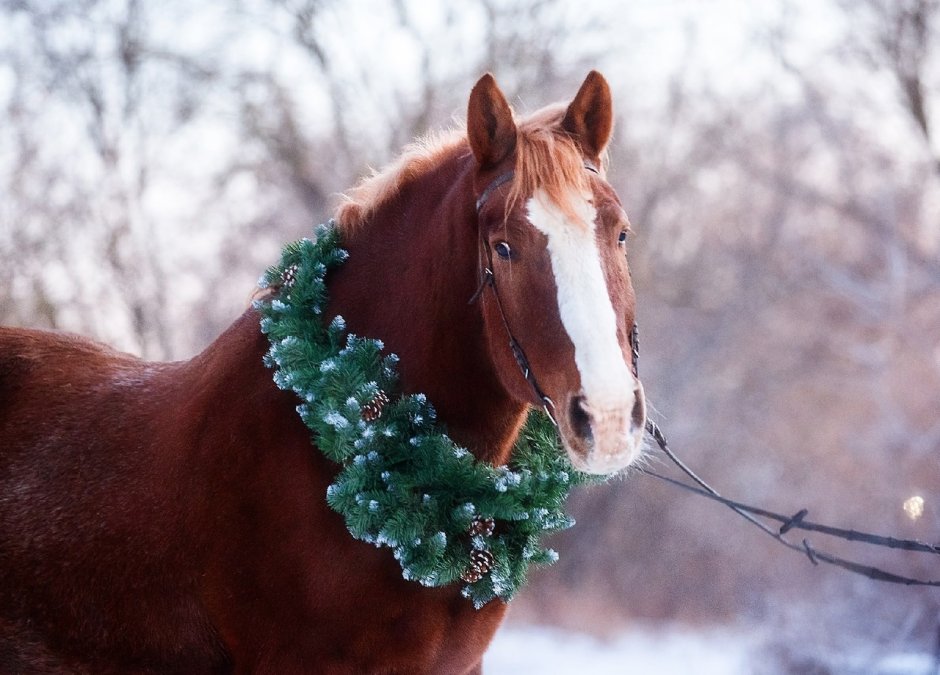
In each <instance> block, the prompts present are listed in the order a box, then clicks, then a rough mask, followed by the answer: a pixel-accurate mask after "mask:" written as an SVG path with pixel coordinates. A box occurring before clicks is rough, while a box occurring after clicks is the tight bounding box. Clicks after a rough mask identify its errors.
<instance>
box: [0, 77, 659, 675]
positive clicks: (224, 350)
mask: <svg viewBox="0 0 940 675" xmlns="http://www.w3.org/2000/svg"><path fill="white" fill-rule="evenodd" d="M594 76H596V74H594V75H592V77H593V78H594V79H593V80H592V79H591V77H589V80H588V81H587V82H586V84H585V87H582V92H579V95H578V97H577V98H576V99H575V102H574V103H572V105H571V106H570V107H569V108H568V113H569V116H570V114H571V111H572V110H573V109H575V108H576V107H577V106H576V104H578V105H580V106H581V107H582V108H583V107H584V105H585V101H587V103H591V102H592V101H594V102H596V99H597V98H598V96H600V98H601V99H602V100H601V102H602V103H603V99H604V96H603V94H604V93H605V92H606V91H607V90H606V83H603V80H602V79H601V80H600V81H598V79H597V78H599V77H600V76H596V77H594ZM588 83H592V84H591V87H590V88H589V87H588ZM586 89H587V90H588V91H587V94H586V95H582V94H583V93H584V91H585V90H586ZM598 92H600V94H599V93H598ZM607 96H608V97H609V93H607ZM564 112H565V111H564V110H561V112H560V113H559V114H557V115H554V116H553V117H551V119H552V125H553V126H552V127H551V128H550V129H549V130H548V131H549V132H550V133H551V134H555V135H558V134H559V133H561V135H564V134H565V133H573V132H571V130H567V131H565V130H561V131H559V129H558V126H559V124H560V122H561V119H562V114H563V113H564ZM595 112H596V111H595ZM602 112H605V114H606V117H605V114H593V113H592V114H593V118H592V119H594V120H595V123H596V121H597V120H598V119H599V120H600V126H601V127H603V126H604V121H605V119H607V118H609V115H610V110H609V102H608V109H607V110H606V111H602ZM507 116H508V117H507ZM582 117H584V116H583V115H582ZM567 120H568V118H567V117H565V121H566V123H567ZM607 122H608V125H607V128H606V130H604V129H603V128H602V129H601V130H600V132H597V133H599V136H598V137H597V138H595V139H594V140H593V142H591V138H590V137H588V136H589V134H585V133H584V132H583V130H582V138H581V142H582V144H583V146H584V147H585V148H586V150H585V151H582V150H575V151H573V152H577V153H578V156H577V161H576V166H577V168H578V170H581V161H582V154H583V155H584V159H585V160H589V161H592V162H597V161H598V160H599V155H600V154H601V152H602V150H603V146H604V145H606V139H607V137H608V136H609V131H610V129H609V119H607ZM513 124H514V123H513V122H512V116H511V113H510V112H509V109H508V106H507V105H506V104H505V100H504V99H502V96H501V94H499V93H498V89H496V88H495V83H492V82H491V78H490V79H489V80H487V79H486V78H484V80H481V83H479V84H478V85H477V87H476V88H475V89H474V93H473V94H472V95H471V106H470V115H469V120H468V128H469V144H468V142H467V138H466V137H464V138H463V139H458V140H456V141H455V142H451V143H446V144H444V145H443V147H441V148H439V149H437V150H435V151H433V152H428V153H424V154H420V153H419V156H418V157H417V158H412V159H411V160H408V161H404V162H403V165H402V166H400V167H398V169H397V170H396V172H395V174H396V180H397V183H395V184H394V185H393V186H392V187H389V186H388V185H384V186H383V184H382V181H385V182H386V183H387V182H388V180H387V179H388V177H387V176H386V177H380V178H379V179H377V180H378V188H376V184H377V181H376V180H373V181H372V183H366V184H365V187H364V189H365V190H366V192H370V191H371V192H375V193H376V194H374V195H372V198H371V199H370V200H366V201H367V202H369V203H368V204H366V205H365V206H362V205H361V204H359V205H357V204H356V202H355V198H356V194H357V193H355V192H354V194H353V198H354V201H353V202H352V203H351V205H348V206H347V207H344V208H341V209H340V211H339V213H338V219H339V220H340V225H341V226H342V227H343V228H344V229H343V246H344V248H346V249H347V250H348V251H349V253H350V256H349V259H348V261H347V262H345V263H344V264H343V265H342V266H341V267H339V268H338V269H337V270H335V271H333V272H331V273H330V275H329V277H328V279H327V281H328V288H329V294H330V298H331V302H330V306H329V308H328V312H327V317H326V318H327V320H328V319H329V318H331V317H332V316H334V315H336V314H341V315H342V316H343V317H344V318H345V319H346V322H347V325H348V326H349V329H350V330H351V331H352V332H355V333H357V334H360V335H365V336H369V337H378V338H381V339H382V340H383V341H384V343H385V345H386V348H387V350H388V351H390V352H394V353H396V354H398V355H399V356H400V357H401V362H400V368H399V370H400V375H401V384H402V388H403V389H404V391H405V392H408V393H413V392H422V393H425V394H427V396H428V397H429V399H430V400H431V401H432V402H433V403H434V405H435V408H436V409H437V411H438V414H439V417H440V419H441V420H442V421H443V422H444V423H445V424H446V426H447V430H448V433H449V434H450V435H451V437H452V438H454V440H455V441H456V442H457V443H459V444H461V445H464V446H465V447H467V448H468V449H470V450H471V451H472V452H473V453H474V454H476V455H477V457H478V458H480V459H481V460H484V461H490V462H494V463H503V462H505V461H506V460H507V459H508V457H509V453H510V449H511V446H512V443H513V441H514V439H515V437H516V434H517V433H518V430H519V428H520V426H521V424H522V422H523V420H524V417H525V414H526V410H527V408H528V407H529V405H532V404H542V403H543V401H542V400H540V398H539V397H538V396H536V395H535V393H534V391H533V386H532V382H530V381H529V379H528V378H527V377H526V375H525V374H524V373H522V372H521V371H520V370H519V368H518V366H517V364H516V360H515V357H514V355H513V353H512V352H511V350H509V349H508V348H507V347H506V340H507V335H506V331H507V330H508V329H509V326H508V324H506V323H505V321H506V316H505V314H503V312H504V311H505V312H506V313H508V314H509V317H510V319H511V320H512V321H513V322H514V327H513V329H514V330H515V331H517V335H516V337H518V338H520V341H521V342H522V343H523V344H525V345H526V346H527V348H528V349H529V357H530V361H531V365H532V368H533V369H534V370H535V371H536V372H538V373H539V374H540V377H541V380H540V381H541V383H542V385H543V387H544V389H545V391H546V392H548V393H549V394H550V395H551V396H552V398H554V399H556V400H559V402H560V403H561V405H559V409H560V410H558V411H556V414H559V413H560V417H561V418H562V419H560V420H559V424H560V429H561V432H562V435H563V437H564V438H565V442H566V445H567V446H568V448H569V454H572V453H573V452H577V453H580V454H579V455H578V457H579V459H580V461H583V462H587V463H590V461H592V457H594V458H595V459H596V457H595V456H597V457H600V461H601V464H602V465H603V466H604V467H607V466H608V465H610V464H611V462H613V461H615V460H616V461H619V462H620V465H621V466H622V465H623V464H624V463H626V462H628V461H630V460H631V459H632V457H633V456H634V455H635V452H636V450H635V448H634V447H632V446H631V447H629V448H627V449H626V451H622V450H621V449H620V448H613V447H612V446H611V447H606V446H604V445H603V443H606V442H607V441H606V440H605V439H607V438H608V436H610V438H614V437H616V438H618V439H619V438H626V437H625V436H623V434H625V433H626V431H622V430H621V428H626V427H623V425H627V427H629V428H630V434H633V435H634V436H635V435H636V433H637V432H636V430H635V429H633V426H635V425H636V424H637V423H639V424H640V426H642V400H641V399H642V396H641V390H640V389H639V384H638V382H636V383H635V387H636V392H637V393H636V394H635V395H634V393H633V390H630V391H629V392H628V395H629V397H630V398H629V400H625V401H624V403H623V405H625V406H626V410H624V411H623V412H622V413H618V415H616V416H613V413H610V412H609V411H608V412H607V413H605V415H607V417H608V418H610V419H613V421H610V419H607V418H603V419H604V421H603V424H605V425H608V426H607V427H602V426H601V419H602V418H601V416H600V415H595V413H594V412H592V411H591V409H590V407H589V406H588V405H586V403H585V400H586V399H587V400H590V399H591V396H590V392H587V393H585V391H584V390H582V389H581V385H580V377H579V375H578V371H577V369H576V368H575V367H574V365H573V364H574V362H575V358H574V356H575V351H576V349H577V348H578V346H577V345H573V344H572V342H571V340H569V339H567V337H566V333H565V327H564V326H563V325H562V321H561V319H560V318H559V316H558V314H557V312H555V313H551V312H545V311H544V309H543V308H544V306H545V304H546V302H549V303H550V302H554V297H555V291H556V289H555V286H554V283H553V282H552V281H551V275H550V274H548V276H547V277H546V273H547V271H550V264H551V263H550V261H549V258H548V255H547V253H546V252H545V251H546V236H545V235H544V234H542V233H540V232H538V231H536V230H535V229H534V228H532V227H527V226H526V224H525V211H524V209H523V205H521V204H517V203H515V200H514V196H513V195H514V193H511V194H509V195H500V196H498V197H494V198H491V200H490V201H491V202H492V203H490V204H488V205H486V206H485V208H484V209H483V210H482V211H481V212H480V213H479V214H478V213H477V211H478V209H479V208H480V206H479V204H478V203H477V200H478V198H479V197H480V195H481V194H482V193H484V192H485V191H486V189H487V186H488V185H490V184H492V183H493V181H494V179H496V178H498V177H499V176H500V175H505V172H506V171H508V170H512V169H513V167H515V168H516V171H517V173H518V172H519V167H518V159H517V158H516V157H515V156H514V149H515V145H516V140H515V138H516V137H515V133H516V132H515V127H514V126H511V130H510V131H507V125H513ZM531 126H533V127H535V126H538V125H537V124H535V123H533V124H532V125H531ZM542 126H544V124H542ZM589 131H590V130H589ZM510 136H511V137H510ZM519 139H520V140H519V141H518V142H519V143H520V144H521V143H522V142H523V140H522V137H521V136H520V137H519ZM598 139H600V140H598ZM572 147H574V146H572ZM519 152H521V150H520V151H519ZM541 170H542V172H543V173H544V172H545V171H550V170H551V167H548V168H546V167H545V166H543V167H542V168H541ZM523 178H525V176H523ZM591 181H592V182H590V183H589V182H587V181H586V180H582V181H581V184H582V189H586V188H584V187H583V186H584V185H591V186H593V187H592V188H591V189H592V190H593V191H594V197H593V200H592V203H594V204H596V205H597V211H598V213H599V214H602V213H603V214H607V215H604V216H603V218H602V217H601V216H598V219H597V220H598V228H600V222H601V220H604V222H605V223H607V226H608V229H609V230H610V232H613V240H611V241H612V242H613V243H612V248H611V251H612V253H611V254H610V256H609V258H610V260H609V261H608V262H604V265H605V267H604V269H603V274H604V275H606V278H607V281H608V287H609V293H610V298H611V302H612V303H613V305H614V308H615V311H617V312H618V319H617V320H618V322H619V323H618V325H617V327H616V331H617V335H616V339H617V340H618V341H619V346H617V348H616V349H617V350H618V351H623V354H624V355H626V354H628V353H629V346H628V345H627V338H626V335H627V332H628V331H627V328H626V327H627V326H629V325H632V320H633V304H632V303H633V296H632V288H631V287H630V285H629V278H628V276H627V272H626V264H625V262H624V261H623V257H622V253H621V254H617V255H615V254H616V246H617V244H616V233H617V232H620V230H621V229H622V227H625V225H623V224H622V223H621V220H622V216H620V215H619V213H620V212H621V211H622V210H621V211H618V212H617V213H614V214H613V215H612V216H611V215H609V213H608V212H611V213H613V211H617V209H619V203H617V202H616V196H615V195H613V193H612V191H611V190H610V189H609V186H606V183H604V182H603V181H599V180H594V179H591ZM360 196H361V195H360ZM605 204H607V206H606V207H605V206H604V205H605ZM611 205H613V206H611ZM359 206H362V208H359ZM614 207H616V208H614ZM592 208H593V207H592ZM357 209H359V210H357ZM510 213H512V214H514V215H513V217H512V218H510V217H509V216H510ZM481 218H482V219H485V221H486V222H487V223H489V225H487V226H486V230H485V231H484V229H482V228H484V225H481V224H480V223H481ZM431 232H433V236H431ZM610 232H601V231H600V229H598V234H597V240H598V242H600V243H599V246H606V245H607V244H605V243H604V242H605V241H606V240H607V239H609V238H610ZM592 236H593V235H592ZM494 237H509V238H511V239H512V241H513V243H514V246H517V249H518V250H521V251H523V253H526V252H527V251H528V254H527V255H528V258H527V260H521V259H518V258H514V260H515V262H514V263H513V264H514V265H515V267H513V266H510V265H506V266H505V267H500V268H499V269H498V270H497V278H498V279H499V283H500V288H501V293H502V294H503V296H502V297H503V300H502V303H501V304H500V301H499V299H498V298H495V300H496V301H495V302H494V298H492V297H491V298H488V297H487V294H484V295H483V297H482V298H481V299H480V300H479V301H477V302H475V303H468V301H469V300H470V299H471V297H473V296H474V295H475V291H477V290H478V287H480V279H481V276H480V275H481V272H482V270H483V267H484V264H485V263H486V261H485V260H484V255H483V249H482V248H481V244H482V245H484V246H490V245H491V244H490V243H489V241H487V242H484V238H494ZM493 241H496V239H493ZM537 252H538V255H536V253H537ZM500 255H501V256H502V251H501V252H500ZM618 256H619V257H618ZM508 261H509V258H508V257H507V262H508ZM490 264H492V261H490ZM496 266H497V267H498V265H496ZM495 292H496V291H495V287H494V289H493V293H494V294H495ZM258 319H259V317H258V316H257V314H256V312H255V311H254V310H248V311H247V312H245V314H243V315H242V316H241V317H240V318H239V319H238V320H237V321H236V322H235V323H234V324H233V325H232V326H231V327H230V328H229V329H228V330H227V331H226V332H225V333H223V334H222V335H221V336H220V337H219V338H218V339H217V340H216V341H215V342H214V343H213V344H211V345H210V346H209V347H208V348H207V349H206V350H205V351H204V352H202V353H201V354H199V355H197V356H196V357H194V358H193V359H191V360H189V361H186V362H179V363H167V364H154V363H147V362H143V361H141V360H139V359H137V358H135V357H132V356H129V355H126V354H121V353H118V352H114V351H112V350H109V349H108V348H106V347H102V346H100V345H97V344H95V343H92V342H90V341H87V340H84V339H82V338H77V337H72V336H63V335H56V334H50V333H44V332H39V331H29V330H18V329H0V671H2V672H8V671H9V672H23V673H31V672H37V673H72V672H79V673H148V674H149V673H154V674H156V673H187V674H188V673H194V674H196V673H227V672H243V673H248V672H266V673H302V672H315V673H337V674H340V673H435V674H437V673H455V674H458V673H471V672H478V671H479V669H480V661H481V658H482V654H483V652H484V650H485V648H486V646H487V644H488V643H489V641H490V639H491V638H492V635H493V634H494V632H495V630H496V628H497V627H498V625H499V623H500V622H501V620H502V618H503V616H504V614H505V611H506V605H505V604H504V603H502V602H501V601H493V602H490V603H488V604H487V605H485V606H484V607H483V608H481V609H479V610H476V609H474V608H473V605H472V604H471V603H470V602H468V601H467V600H466V599H465V598H463V597H462V596H461V595H460V593H459V586H458V585H452V586H448V587H443V588H424V587H422V586H420V585H418V584H416V583H413V582H409V581H406V580H404V579H403V578H402V574H401V569H400V567H399V565H398V563H397V562H396V561H395V560H394V559H393V558H392V556H391V555H390V554H389V552H388V551H385V550H382V549H377V548H375V547H373V546H371V545H369V544H365V543H363V542H360V541H356V540H354V539H353V538H352V537H350V536H349V534H348V532H347V531H346V527H345V524H344V523H343V520H342V518H341V517H340V516H339V515H338V514H336V513H334V512H333V511H331V510H330V509H329V508H328V506H327V504H326V502H325V499H324V495H325V493H326V489H327V487H328V485H329V484H330V482H331V481H332V479H333V477H334V476H335V474H336V471H337V466H336V465H335V464H333V463H331V462H330V461H329V460H327V459H326V458H325V457H323V456H322V455H321V454H320V453H319V452H318V451H317V450H316V448H315V447H311V439H310V432H309V430H308V429H307V428H306V427H305V426H304V425H303V423H302V422H301V421H300V419H299V418H298V416H297V414H296V412H295V407H296V405H297V400H296V397H295V396H294V395H293V394H292V393H290V392H285V391H281V390H279V389H278V388H277V387H276V386H275V385H274V383H273V382H272V379H271V371H270V370H268V369H267V368H265V367H264V365H263V362H262V357H263V355H264V354H265V353H266V351H267V349H268V347H269V344H268V341H267V338H266V337H265V336H264V335H263V334H261V332H260V330H259V321H258ZM611 330H613V329H611ZM536 347H539V348H538V349H536ZM534 389H535V391H539V388H538V387H534ZM562 401H563V403H562ZM638 410H639V413H638V412H637V411H638ZM638 415H639V417H638ZM592 416H593V417H592ZM614 417H616V419H614ZM593 423H596V426H595V427H592V424H593ZM617 425H619V426H617ZM615 426H616V429H615V428H614V427H615ZM608 427H609V428H608ZM610 429H614V431H610ZM595 431H596V432H597V438H595V437H594V436H595V434H594V432H595ZM618 442H619V441H618ZM612 458H613V459H612ZM618 458H619V459H618ZM573 459H574V456H573ZM605 470H606V469H605Z"/></svg>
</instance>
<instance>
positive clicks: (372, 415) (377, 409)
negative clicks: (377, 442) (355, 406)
mask: <svg viewBox="0 0 940 675" xmlns="http://www.w3.org/2000/svg"><path fill="white" fill-rule="evenodd" d="M387 403H388V396H387V395H386V394H385V392H384V391H382V390H381V389H380V390H379V392H378V393H377V394H376V395H375V396H374V397H373V398H372V400H371V401H369V402H368V403H366V404H365V405H363V406H362V412H361V415H362V419H364V420H365V421H366V422H374V421H375V420H377V419H379V418H380V417H381V416H382V409H383V408H384V407H385V405H386V404H387Z"/></svg>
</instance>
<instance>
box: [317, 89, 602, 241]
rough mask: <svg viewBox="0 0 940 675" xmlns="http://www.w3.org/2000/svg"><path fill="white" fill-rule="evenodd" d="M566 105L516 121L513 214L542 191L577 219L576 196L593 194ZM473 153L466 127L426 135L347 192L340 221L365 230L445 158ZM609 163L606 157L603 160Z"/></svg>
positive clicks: (340, 208) (509, 203) (510, 200)
mask: <svg viewBox="0 0 940 675" xmlns="http://www.w3.org/2000/svg"><path fill="white" fill-rule="evenodd" d="M565 111H566V107H565V106H564V105H563V104H556V105H550V106H547V107H545V108H542V109H541V110H539V111H536V112H534V113H532V114H531V115H528V116H527V117H524V118H522V119H521V120H516V148H515V153H516V165H515V175H514V177H513V180H512V183H511V186H510V191H509V196H508V201H507V210H508V209H510V208H512V206H513V204H515V203H516V201H517V200H519V199H524V198H526V196H527V195H531V194H533V193H534V192H535V190H536V189H538V188H541V189H542V190H543V191H544V192H545V193H546V195H547V196H548V197H549V199H551V200H552V201H553V202H555V203H556V204H557V205H558V206H559V207H560V208H561V209H562V210H563V211H564V212H565V214H566V215H568V216H571V217H575V219H577V217H576V213H575V210H574V208H573V206H572V205H571V204H570V197H571V195H572V194H573V192H572V191H574V193H575V194H583V193H585V192H588V186H587V182H588V179H587V176H586V174H585V171H584V157H583V155H582V154H581V149H580V147H579V146H578V144H577V142H576V141H575V139H574V138H572V136H571V135H570V134H568V133H567V132H565V131H564V130H563V129H562V128H561V121H562V119H564V115H565ZM459 153H466V154H469V153H470V147H469V142H468V141H467V131H466V125H465V124H460V125H455V126H454V127H452V128H450V129H447V130H445V131H441V132H437V133H434V134H430V135H428V136H425V137H423V138H421V139H419V140H417V141H415V142H414V143H412V144H410V145H408V146H407V147H406V148H405V150H404V151H403V152H402V154H401V155H399V157H398V158H397V159H396V160H394V161H393V162H392V163H391V164H389V165H388V166H387V167H385V168H384V169H382V170H381V171H374V172H373V173H372V174H371V175H370V176H367V177H366V178H364V179H363V180H362V181H360V183H359V184H358V185H357V186H356V187H354V188H352V189H351V190H349V191H348V192H346V193H344V194H343V198H344V200H343V202H342V203H341V204H340V205H339V206H338V207H337V209H336V213H335V214H334V217H335V219H336V222H337V223H339V224H340V226H341V227H344V228H353V229H354V228H358V227H361V226H362V225H363V224H364V223H365V222H366V221H368V220H369V218H370V217H371V216H372V215H373V214H375V212H376V211H377V210H378V209H379V208H381V207H382V206H383V205H385V204H387V203H388V202H390V201H391V200H392V199H393V198H394V197H395V196H396V195H397V194H399V192H400V191H401V190H402V188H404V187H405V186H406V185H408V184H410V183H411V182H413V181H415V180H419V179H420V178H422V177H424V176H426V175H427V174H428V173H430V172H431V170H432V169H434V168H435V167H436V166H439V165H440V164H441V163H443V162H444V160H446V159H448V158H449V157H452V156H454V155H457V154H459ZM601 159H602V163H603V164H605V165H606V160H607V157H606V152H605V156H604V157H602V158H601Z"/></svg>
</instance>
